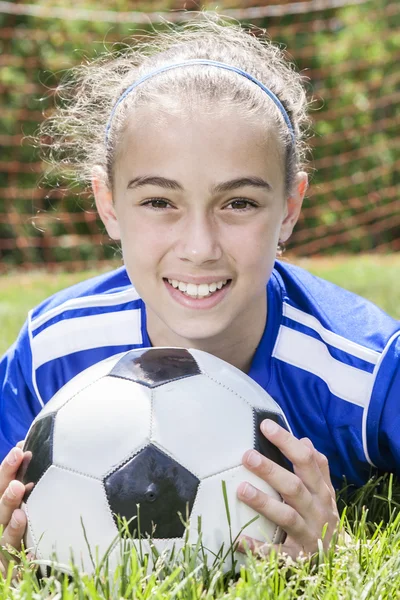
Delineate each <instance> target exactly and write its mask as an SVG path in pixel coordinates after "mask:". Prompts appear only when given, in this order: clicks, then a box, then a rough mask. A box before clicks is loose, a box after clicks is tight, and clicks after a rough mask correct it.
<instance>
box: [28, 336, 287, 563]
mask: <svg viewBox="0 0 400 600" xmlns="http://www.w3.org/2000/svg"><path fill="white" fill-rule="evenodd" d="M265 418H269V419H273V420H275V421H276V422H279V424H281V425H283V426H284V427H286V428H287V429H289V426H288V424H287V422H286V419H285V416H284V414H283V412H282V411H281V409H280V407H279V406H278V404H277V403H276V402H275V401H274V400H273V399H272V398H271V397H270V396H269V395H268V394H267V393H266V392H265V391H264V390H263V389H262V388H261V387H260V386H258V385H257V384H256V383H255V382H254V381H253V380H252V379H250V378H249V377H248V376H247V375H245V374H243V373H242V372H241V371H239V370H238V369H236V368H235V367H232V366H231V365H229V364H228V363H226V362H224V361H223V360H220V359H218V358H216V357H215V356H212V355H210V354H208V353H206V352H202V351H200V350H186V349H183V348H144V349H143V348H140V349H137V350H131V351H129V352H126V353H124V354H119V355H116V356H114V357H111V358H109V359H106V360H104V361H102V362H101V363H98V364H96V365H94V366H93V367H90V368H89V369H87V370H85V371H83V372H82V373H80V374H79V375H78V376H77V377H75V378H74V379H72V380H71V381H70V382H69V383H68V384H67V385H65V386H64V387H63V388H62V389H61V390H60V391H59V392H58V393H57V394H56V395H55V396H54V398H53V399H52V400H51V401H50V402H49V403H48V404H46V406H45V407H44V409H43V410H42V411H41V413H40V414H39V415H38V416H37V418H36V419H35V421H34V422H33V424H32V426H31V428H30V430H29V432H28V436H27V438H26V441H25V447H24V450H30V451H31V452H32V459H31V461H30V462H29V463H28V464H27V465H26V466H25V469H24V471H25V472H23V473H21V480H22V481H23V483H28V482H33V483H34V487H33V489H32V490H30V491H28V492H27V493H26V496H25V498H24V503H23V509H24V510H25V512H26V514H27V518H28V527H27V534H26V540H25V543H26V546H27V547H28V548H32V549H33V551H34V553H35V555H36V557H37V558H38V559H42V560H43V562H45V561H46V560H51V558H52V557H53V556H54V555H56V557H57V561H58V562H59V563H63V564H65V565H67V564H68V563H69V562H70V560H71V552H72V556H73V560H74V562H75V563H76V564H77V565H78V566H79V567H80V568H82V569H83V570H86V571H88V572H90V571H92V570H93V565H92V560H91V555H92V556H97V557H99V558H101V557H102V556H103V555H104V554H105V553H106V552H107V551H108V558H109V564H111V565H112V564H116V563H117V562H118V560H119V558H120V552H121V548H120V547H119V545H118V542H117V541H116V540H118V539H119V538H118V524H120V523H121V518H123V519H126V522H127V523H128V524H129V534H130V536H131V539H132V543H133V544H136V545H138V544H139V542H138V538H140V539H141V540H142V541H141V542H140V543H141V544H142V545H141V551H142V552H143V544H144V547H145V549H147V550H148V551H149V554H151V552H150V548H151V546H150V544H153V547H155V548H156V549H157V551H158V552H160V553H162V552H164V551H167V552H168V551H169V550H171V549H172V548H174V552H175V553H176V552H177V550H179V548H181V547H182V546H183V544H184V538H185V536H186V539H188V540H189V543H193V544H196V542H197V541H198V539H199V530H198V528H199V527H200V528H201V542H202V545H203V547H204V550H205V552H206V554H207V555H208V556H210V557H212V556H215V555H218V553H220V556H221V555H223V554H224V552H225V551H226V550H228V549H229V545H230V540H231V539H233V540H234V539H235V538H236V536H237V535H238V534H239V532H240V530H241V529H242V528H243V526H244V525H246V523H248V522H249V521H251V520H252V519H253V522H252V523H251V524H250V525H249V526H248V527H247V528H246V529H245V530H244V532H245V533H246V534H247V535H250V536H252V537H254V538H257V539H260V540H264V541H269V542H272V543H279V542H281V541H282V539H283V532H282V530H281V529H280V528H278V527H277V526H276V525H274V524H273V523H271V522H270V521H268V520H267V519H265V518H263V517H261V516H259V518H258V519H256V520H254V517H256V516H257V513H255V511H253V510H252V509H251V508H249V507H248V506H247V505H245V504H244V503H243V502H240V501H239V500H238V499H237V497H236V490H237V487H238V484H239V483H240V482H241V481H249V482H251V483H253V484H254V485H256V486H257V487H258V488H259V489H261V490H263V491H265V492H266V493H268V494H270V495H271V496H273V497H274V498H277V499H281V498H280V496H279V494H278V493H277V492H276V491H274V490H273V489H272V488H271V487H270V486H269V485H268V484H267V483H266V482H264V481H262V480H261V479H260V478H258V477H256V476H255V475H253V474H252V473H251V472H250V471H248V470H247V469H245V468H244V467H243V466H242V464H241V461H242V456H243V453H244V452H245V451H246V450H247V449H249V448H256V449H257V450H259V451H260V452H261V453H263V454H264V455H266V456H268V457H270V458H272V459H273V460H275V461H276V462H278V463H279V464H281V465H283V466H286V467H287V468H288V463H287V462H286V460H285V458H284V457H283V455H282V454H281V453H280V451H279V450H278V449H277V448H276V447H275V446H273V445H272V444H271V443H270V442H268V440H267V439H266V438H265V437H264V436H263V435H262V434H261V432H260V423H261V421H262V420H263V419H265ZM222 482H225V483H224V484H223V483H222ZM223 486H225V494H226V497H227V498H228V507H229V514H230V521H231V524H230V528H231V529H230V528H229V523H228V518H227V509H226V503H225V499H224V493H223ZM138 507H139V509H138ZM199 517H201V518H200V519H199ZM187 523H188V524H189V527H187ZM150 540H152V541H150ZM113 542H115V543H114V547H113ZM110 548H111V550H110ZM221 549H222V554H221ZM228 554H229V553H228ZM228 558H229V560H231V553H230V554H229V557H228ZM228 568H229V565H228Z"/></svg>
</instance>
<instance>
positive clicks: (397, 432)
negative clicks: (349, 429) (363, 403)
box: [365, 332, 400, 476]
mask: <svg viewBox="0 0 400 600" xmlns="http://www.w3.org/2000/svg"><path fill="white" fill-rule="evenodd" d="M365 423H366V441H367V448H368V452H369V455H370V459H371V461H372V462H373V464H375V466H376V467H378V469H380V470H381V471H385V472H388V471H389V472H392V473H395V474H396V475H397V476H400V332H398V333H397V334H395V335H394V336H393V337H392V339H391V340H390V342H389V343H388V345H387V347H386V349H385V351H384V353H383V355H382V360H381V363H380V365H379V369H378V370H377V374H376V378H375V382H374V387H373V391H372V395H371V402H370V406H369V408H368V413H367V418H366V420H365Z"/></svg>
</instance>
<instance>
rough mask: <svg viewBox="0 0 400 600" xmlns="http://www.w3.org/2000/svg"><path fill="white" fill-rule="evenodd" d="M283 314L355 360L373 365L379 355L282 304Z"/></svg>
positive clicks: (292, 307)
mask: <svg viewBox="0 0 400 600" xmlns="http://www.w3.org/2000/svg"><path fill="white" fill-rule="evenodd" d="M283 314H284V315H285V317H288V318H289V319H292V321H296V322H297V323H301V324H302V325H305V326H306V327H309V328H310V329H313V330H314V331H316V332H317V333H318V334H319V335H320V336H321V338H322V339H323V340H324V342H326V343H327V344H329V345H330V346H334V347H335V348H337V349H338V350H343V352H347V354H351V355H353V356H356V357H357V358H361V359H362V360H365V361H367V362H369V363H372V364H373V365H375V364H376V363H377V362H378V360H379V358H380V356H381V354H380V352H376V351H375V350H372V349H371V348H366V347H365V346H361V344H357V343H356V342H352V341H351V340H348V339H346V338H345V337H343V336H341V335H338V334H337V333H334V332H333V331H330V330H329V329H326V328H325V327H324V326H323V325H321V323H320V322H319V321H318V319H316V318H315V317H313V316H312V315H309V314H308V313H305V312H303V311H302V310H299V309H298V308H295V307H294V306H291V305H290V304H286V303H284V304H283Z"/></svg>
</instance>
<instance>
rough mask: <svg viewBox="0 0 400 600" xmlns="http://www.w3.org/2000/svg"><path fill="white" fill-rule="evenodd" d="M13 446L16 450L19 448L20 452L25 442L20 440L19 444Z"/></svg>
mask: <svg viewBox="0 0 400 600" xmlns="http://www.w3.org/2000/svg"><path fill="white" fill-rule="evenodd" d="M15 445H16V447H17V448H21V450H23V449H24V446H25V440H21V441H20V442H17V443H16V444H15Z"/></svg>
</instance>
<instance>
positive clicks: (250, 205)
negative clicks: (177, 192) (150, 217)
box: [142, 198, 258, 212]
mask: <svg viewBox="0 0 400 600" xmlns="http://www.w3.org/2000/svg"><path fill="white" fill-rule="evenodd" d="M156 202H162V203H163V204H164V206H154V204H153V203H156ZM235 202H245V203H246V207H244V208H237V209H234V208H231V209H230V210H236V212H245V211H247V210H250V209H251V208H257V206H258V205H257V204H256V202H252V201H251V200H248V199H247V198H235V200H231V201H230V202H229V204H228V205H227V206H226V207H225V208H227V207H228V206H230V205H231V204H234V203H235ZM168 205H169V202H168V200H164V199H163V198H150V199H149V200H146V201H145V202H143V203H142V206H148V207H149V208H151V209H152V210H165V209H166V208H168V207H169V208H171V205H169V206H168Z"/></svg>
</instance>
